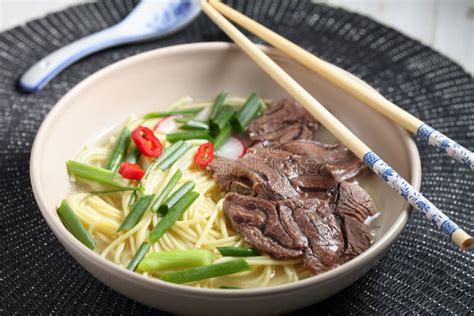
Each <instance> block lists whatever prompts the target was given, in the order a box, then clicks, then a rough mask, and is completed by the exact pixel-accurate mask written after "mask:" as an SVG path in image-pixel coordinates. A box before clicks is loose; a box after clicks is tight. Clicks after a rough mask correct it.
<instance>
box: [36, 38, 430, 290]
mask: <svg viewBox="0 0 474 316" xmlns="http://www.w3.org/2000/svg"><path fill="white" fill-rule="evenodd" d="M261 47H262V49H263V50H264V51H265V52H266V53H267V54H269V55H270V56H271V57H276V58H287V59H289V60H291V58H289V57H286V56H285V55H284V54H283V53H281V52H279V51H277V50H276V49H274V48H271V47H266V46H261ZM216 50H217V51H237V50H238V51H240V49H239V48H238V47H237V46H236V45H234V44H232V43H228V42H199V43H190V44H180V45H174V46H168V47H163V48H158V49H154V50H151V51H147V52H143V53H139V54H137V55H134V56H131V57H127V58H125V59H122V60H119V61H117V62H115V63H113V64H111V65H109V66H107V67H105V68H103V69H101V70H98V71H97V72H95V73H94V74H92V75H90V76H88V77H87V78H85V79H84V80H82V81H81V82H80V83H78V84H77V85H76V86H74V87H73V88H72V89H71V90H69V91H68V92H67V93H66V94H65V95H64V96H63V97H62V98H61V99H60V100H59V101H58V102H57V103H56V104H55V105H54V106H53V107H52V109H51V110H50V112H49V113H48V114H47V116H46V117H45V119H44V120H43V122H42V124H41V126H40V128H39V129H38V132H37V134H36V137H35V140H34V143H33V146H32V151H31V156H30V180H31V185H32V189H33V193H34V197H35V200H36V202H37V204H38V206H39V208H40V211H41V213H42V216H43V218H44V219H45V220H46V223H47V224H48V226H49V227H50V229H51V230H52V231H53V233H54V235H55V236H56V238H58V239H59V241H60V242H61V244H63V246H64V247H65V248H66V250H68V247H72V248H73V249H74V250H75V251H76V252H77V253H78V254H80V255H81V256H83V257H86V258H87V257H88V258H89V259H90V260H89V261H90V262H92V261H93V264H95V265H100V266H102V267H103V268H106V269H109V270H110V271H111V273H113V274H122V275H123V276H124V277H126V278H127V281H128V282H133V283H141V284H143V285H144V286H147V287H161V288H162V289H163V290H169V291H173V292H174V293H176V294H180V295H192V296H207V295H209V294H211V295H213V296H214V297H227V298H231V297H241V298H242V297H249V296H259V297H260V296H268V295H275V294H279V293H283V292H285V293H287V292H292V291H299V290H302V289H305V288H308V287H313V286H316V285H318V284H323V283H325V282H328V281H329V280H331V279H334V278H337V277H338V276H341V275H344V274H348V273H350V272H351V271H352V270H353V269H354V270H356V269H357V268H360V267H362V266H364V265H369V264H370V262H371V261H373V260H374V258H378V257H380V255H382V254H383V252H385V251H386V250H387V249H388V247H389V246H390V245H391V244H392V243H393V242H395V240H396V239H397V238H398V236H399V235H400V233H401V231H402V230H403V228H404V227H405V225H406V224H407V222H408V220H409V217H410V214H411V212H412V208H411V206H410V205H409V204H408V203H407V202H405V203H404V205H403V209H402V211H401V213H400V215H399V217H398V218H397V219H396V221H395V223H394V224H393V225H392V227H390V228H389V229H388V231H387V232H386V233H385V234H384V235H383V236H382V238H381V239H379V240H377V241H376V242H375V243H374V244H373V245H372V246H371V247H370V248H369V249H368V250H366V251H365V252H364V253H362V254H361V255H359V256H357V257H356V258H354V259H352V260H350V261H348V262H347V263H344V264H342V265H340V266H338V267H336V268H334V269H331V270H329V271H327V272H324V273H321V274H319V275H316V276H312V277H309V278H306V279H303V280H299V281H297V282H293V283H288V284H282V285H276V286H271V287H265V288H251V289H238V290H232V289H229V290H225V291H224V290H222V289H207V288H195V287H191V286H186V285H180V284H173V283H168V282H165V281H162V280H160V279H158V278H149V277H145V276H143V275H141V274H138V273H135V272H132V271H129V270H127V269H125V268H123V267H120V266H118V265H116V264H115V263H113V262H111V261H109V260H107V259H105V258H103V257H101V256H100V255H99V254H97V253H95V252H93V251H91V250H90V249H89V248H87V247H86V246H84V245H83V244H82V243H81V242H79V241H78V240H77V239H76V238H74V236H73V235H72V234H71V233H69V231H68V230H67V229H66V228H65V227H64V225H62V224H61V221H60V220H59V217H58V216H57V215H56V212H55V209H51V208H50V207H48V206H47V205H46V198H45V194H44V192H43V189H42V187H41V184H40V179H41V172H40V170H41V168H40V164H39V162H40V160H39V158H38V157H40V156H41V154H42V150H41V148H42V147H43V146H42V145H43V143H44V141H45V139H46V138H47V135H48V133H47V132H48V129H49V127H50V126H51V125H52V124H54V121H55V117H56V116H58V115H59V114H60V113H62V112H63V111H64V110H66V109H67V104H68V103H69V100H70V99H72V98H74V97H75V96H76V95H77V94H78V93H80V92H81V91H82V90H83V89H84V88H86V87H87V86H88V85H90V84H93V83H94V82H95V81H96V80H97V79H99V78H100V77H103V76H106V75H107V74H109V73H111V72H115V71H118V70H120V69H121V68H126V67H128V66H129V65H130V66H131V65H133V64H134V63H136V62H143V61H147V60H151V59H156V58H161V57H165V56H169V55H172V54H176V53H186V52H188V53H189V52H206V51H216ZM374 91H375V89H374ZM396 127H397V130H398V134H399V135H398V136H399V137H401V138H402V140H404V142H405V143H406V144H407V151H408V155H409V161H410V169H411V170H410V172H411V175H410V179H409V182H410V183H411V184H412V185H413V186H414V187H415V188H416V189H419V188H420V184H421V161H420V156H419V153H418V149H417V147H416V144H415V142H414V141H413V140H412V138H411V137H410V136H409V134H408V132H407V131H405V130H403V129H402V128H401V127H399V126H396ZM68 252H70V251H69V250H68ZM70 254H71V255H72V256H73V257H74V259H75V260H76V261H77V259H76V256H75V255H73V254H72V252H70ZM81 266H83V265H82V264H81ZM89 273H90V272H89ZM91 274H92V275H94V274H93V273H91ZM94 277H95V275H94Z"/></svg>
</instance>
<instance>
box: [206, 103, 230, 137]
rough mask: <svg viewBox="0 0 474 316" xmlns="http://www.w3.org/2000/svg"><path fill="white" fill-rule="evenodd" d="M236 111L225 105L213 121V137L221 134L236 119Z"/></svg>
mask: <svg viewBox="0 0 474 316" xmlns="http://www.w3.org/2000/svg"><path fill="white" fill-rule="evenodd" d="M234 115H235V110H234V109H233V108H232V107H231V106H230V105H224V106H223V107H222V109H221V111H220V112H219V113H218V114H217V116H216V117H215V118H214V119H213V120H212V121H211V125H210V127H211V131H212V132H213V135H214V136H215V135H217V134H219V133H220V132H221V131H222V130H223V129H224V128H225V127H226V126H227V125H228V123H229V122H230V120H231V119H232V118H233V117H234Z"/></svg>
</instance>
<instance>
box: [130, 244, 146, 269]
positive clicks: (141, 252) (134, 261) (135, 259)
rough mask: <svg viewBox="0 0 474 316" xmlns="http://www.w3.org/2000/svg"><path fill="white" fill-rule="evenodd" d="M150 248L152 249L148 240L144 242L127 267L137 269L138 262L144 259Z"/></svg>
mask: <svg viewBox="0 0 474 316" xmlns="http://www.w3.org/2000/svg"><path fill="white" fill-rule="evenodd" d="M149 249H150V244H149V243H147V242H142V244H141V245H140V247H139V248H138V250H137V252H136V253H135V255H134V256H133V258H132V260H130V262H129V263H128V266H127V269H128V270H131V271H135V269H136V268H137V266H138V264H139V263H140V262H141V261H142V260H143V257H144V256H145V255H146V253H147V252H148V250H149Z"/></svg>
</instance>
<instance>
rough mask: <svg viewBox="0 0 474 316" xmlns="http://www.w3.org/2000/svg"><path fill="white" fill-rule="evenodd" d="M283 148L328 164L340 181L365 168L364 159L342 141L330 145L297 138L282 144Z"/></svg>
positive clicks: (355, 174) (350, 177) (352, 176)
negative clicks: (358, 156)
mask: <svg viewBox="0 0 474 316" xmlns="http://www.w3.org/2000/svg"><path fill="white" fill-rule="evenodd" d="M282 149H283V150H286V151H289V152H291V153H294V154H298V155H306V156H310V157H311V158H312V159H314V160H315V161H316V162H320V163H324V164H326V165H327V167H328V169H329V170H330V171H331V172H332V174H333V175H334V177H336V179H337V180H338V181H345V180H349V179H352V178H354V177H355V176H357V175H359V174H360V173H361V171H362V170H364V169H365V165H364V164H363V163H362V161H360V159H359V158H357V157H356V156H355V155H354V154H353V153H352V152H351V151H350V150H349V149H348V148H347V147H346V146H344V145H343V144H340V143H339V144H332V145H330V144H323V143H320V142H317V141H314V140H297V141H292V142H289V143H286V144H284V145H282Z"/></svg>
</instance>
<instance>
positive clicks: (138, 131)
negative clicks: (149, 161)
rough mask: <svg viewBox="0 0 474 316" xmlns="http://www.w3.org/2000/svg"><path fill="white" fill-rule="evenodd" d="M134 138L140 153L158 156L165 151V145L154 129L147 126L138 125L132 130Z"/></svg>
mask: <svg viewBox="0 0 474 316" xmlns="http://www.w3.org/2000/svg"><path fill="white" fill-rule="evenodd" d="M132 139H133V142H134V143H135V145H137V148H138V150H139V151H140V153H141V154H142V155H144V156H147V157H158V156H159V155H161V153H162V152H163V146H162V145H161V143H160V141H159V139H158V138H156V136H155V134H153V131H152V130H151V129H149V128H147V127H143V126H138V127H137V128H135V130H133V132H132Z"/></svg>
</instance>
